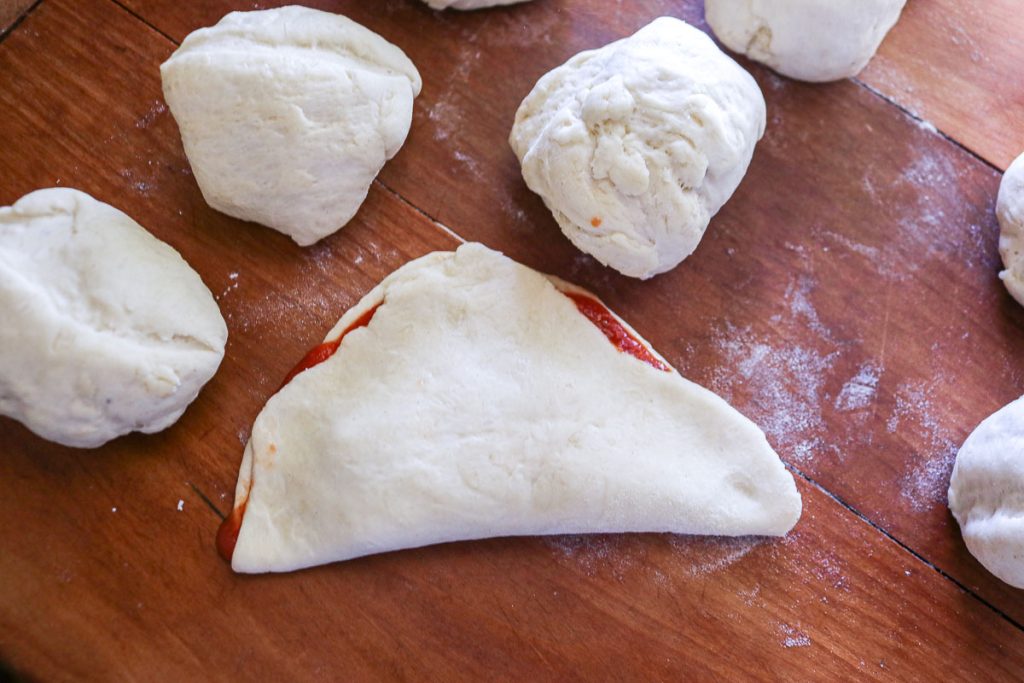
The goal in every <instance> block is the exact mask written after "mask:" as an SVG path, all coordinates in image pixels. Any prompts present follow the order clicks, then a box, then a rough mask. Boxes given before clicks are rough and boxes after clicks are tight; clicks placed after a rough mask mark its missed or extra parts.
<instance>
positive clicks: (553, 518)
mask: <svg viewBox="0 0 1024 683" xmlns="http://www.w3.org/2000/svg"><path fill="white" fill-rule="evenodd" d="M556 284H557V285H558V286H559V287H562V288H563V289H568V290H571V291H582V290H578V289H576V288H573V287H572V286H571V285H568V284H566V283H562V282H561V281H557V280H554V279H551V278H548V277H545V276H543V275H541V274H539V273H537V272H535V271H533V270H531V269H529V268H526V267H524V266H521V265H519V264H517V263H515V262H513V261H511V260H510V259H508V258H506V257H504V256H502V255H501V254H499V253H497V252H494V251H491V250H489V249H487V248H485V247H483V246H480V245H476V244H468V245H465V246H462V247H460V248H459V250H458V251H457V252H436V253H434V254H430V255H428V256H425V257H423V258H421V259H418V260H416V261H413V262H411V263H409V264H407V265H406V266H404V267H403V268H401V269H399V270H397V271H396V272H394V273H393V274H392V275H390V276H388V277H387V278H386V279H385V280H384V281H383V282H382V283H381V284H380V285H379V286H378V287H376V288H375V289H374V290H372V291H371V292H370V293H369V294H367V296H366V297H365V298H364V299H363V300H362V301H361V302H360V303H359V304H357V305H356V306H355V307H353V308H352V309H351V310H349V311H348V312H347V313H346V314H345V315H344V316H343V317H342V318H341V320H340V321H339V323H338V324H337V326H336V327H335V328H334V329H333V330H332V331H331V332H330V333H329V334H328V335H327V340H333V339H337V338H338V337H339V336H340V335H341V334H342V332H343V331H344V330H346V329H347V328H348V327H349V326H350V325H351V324H352V323H353V321H355V320H357V319H359V317H360V316H362V315H363V314H364V313H365V312H367V311H368V310H369V309H371V308H372V307H374V306H376V305H377V304H378V303H381V302H383V303H382V304H381V306H380V308H379V309H377V311H376V313H375V314H374V316H373V318H372V320H371V322H370V324H369V325H368V326H367V327H364V328H359V329H355V330H353V331H351V332H350V333H348V334H347V336H345V337H344V339H343V341H342V343H341V346H340V348H339V349H338V351H337V353H336V354H335V355H334V356H332V357H331V358H330V359H329V360H327V361H326V362H324V363H322V364H320V365H317V366H316V367H314V368H312V369H310V370H307V371H306V372H303V373H301V374H299V375H298V376H297V377H296V378H295V379H294V380H292V381H291V382H290V383H289V384H288V385H287V386H285V387H284V388H283V389H282V390H281V391H280V392H279V393H277V394H276V395H274V396H273V397H272V398H271V399H270V400H269V401H268V402H267V405H266V407H265V408H264V409H263V411H262V412H261V413H260V415H259V416H258V417H257V419H256V422H255V424H254V426H253V429H252V436H251V438H250V440H249V443H248V444H247V446H246V448H245V454H244V457H243V460H242V466H241V470H240V473H239V480H238V486H237V489H236V492H235V506H236V508H237V507H239V506H241V505H242V504H243V503H244V504H245V512H244V517H243V521H242V525H241V530H240V533H239V536H238V542H237V545H236V547H235V551H234V556H233V561H232V567H233V568H234V569H235V570H236V571H239V572H267V571H288V570H293V569H298V568H301V567H307V566H311V565H316V564H322V563H326V562H333V561H338V560H345V559H349V558H353V557H359V556H361V555H368V554H372V553H380V552H387V551H391V550H397V549H402V548H411V547H417V546H423V545H428V544H433V543H442V542H446V541H454V540H462V539H476V538H483V537H492V536H510V535H526V534H556V533H586V532H624V531H670V532H676V533H685V534H724V535H745V534H766V535H782V534H785V533H786V532H787V531H788V530H789V529H790V528H792V526H793V525H794V524H795V523H796V521H797V519H798V517H799V516H800V508H801V502H800V496H799V494H798V493H797V490H796V487H795V485H794V482H793V479H792V477H791V476H790V474H789V473H788V472H786V470H785V468H784V467H783V465H782V462H781V461H780V460H779V458H778V456H777V455H776V454H775V452H774V451H773V450H772V449H771V447H770V446H769V445H768V442H767V441H766V439H765V436H764V434H763V433H762V432H761V430H760V429H758V428H757V426H755V425H754V424H753V423H752V422H750V421H749V420H747V419H746V418H744V417H743V416H742V415H740V414H739V413H738V412H736V411H735V410H734V409H733V408H731V407H730V406H729V405H728V404H727V403H726V402H725V401H723V400H722V399H721V398H719V397H718V396H716V395H715V394H713V393H711V392H710V391H707V390H706V389H703V388H701V387H699V386H697V385H696V384H693V383H691V382H689V381H687V380H686V379H684V378H682V377H681V376H680V375H678V374H677V373H676V372H675V371H674V370H673V371H665V370H659V369H656V368H654V367H652V366H651V365H648V364H647V363H645V362H643V361H640V360H637V359H636V358H635V357H633V356H630V355H627V354H625V353H623V352H620V351H619V350H618V349H617V348H616V347H614V346H613V345H612V344H611V343H609V341H608V339H607V338H606V337H605V336H604V334H603V333H602V332H601V331H599V330H598V328H597V327H596V326H595V325H594V324H592V323H591V322H590V321H589V320H588V319H587V318H585V317H584V316H583V315H581V314H580V313H579V311H578V310H577V308H576V306H575V304H574V303H573V302H572V300H570V299H569V298H568V297H567V296H565V295H564V294H562V293H561V292H560V291H559V289H557V288H556ZM623 324H624V323H623ZM627 329H629V328H628V326H627ZM637 338H638V339H639V337H637ZM666 365H667V364H666Z"/></svg>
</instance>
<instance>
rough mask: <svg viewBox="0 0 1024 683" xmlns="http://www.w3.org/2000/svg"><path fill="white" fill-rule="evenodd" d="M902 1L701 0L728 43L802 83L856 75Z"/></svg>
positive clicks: (887, 27) (876, 47) (717, 31)
mask: <svg viewBox="0 0 1024 683" xmlns="http://www.w3.org/2000/svg"><path fill="white" fill-rule="evenodd" d="M905 4H906V0H705V2H704V14H705V16H706V18H707V21H708V24H709V25H710V26H711V28H712V29H713V30H714V32H715V35H716V36H718V39H719V40H721V41H722V42H723V43H724V44H725V45H726V47H728V48H729V49H730V50H733V51H734V52H740V53H742V54H745V55H746V56H748V57H750V58H751V59H753V60H756V61H758V62H761V63H763V64H766V65H768V66H770V67H771V68H772V69H774V70H775V71H778V72H779V73H780V74H783V75H785V76H789V77H791V78H795V79H797V80H801V81H812V82H819V83H820V82H824V81H837V80H840V79H843V78H848V77H850V76H856V75H857V74H858V73H860V71H861V69H863V68H864V67H865V66H866V65H867V63H868V62H869V61H870V60H871V57H872V56H874V54H875V51H876V50H877V49H878V46H879V45H881V43H882V39H883V38H885V34H887V33H888V32H889V29H891V28H892V27H893V25H894V24H895V23H896V20H897V19H899V17H900V12H901V11H902V10H903V6H904V5H905Z"/></svg>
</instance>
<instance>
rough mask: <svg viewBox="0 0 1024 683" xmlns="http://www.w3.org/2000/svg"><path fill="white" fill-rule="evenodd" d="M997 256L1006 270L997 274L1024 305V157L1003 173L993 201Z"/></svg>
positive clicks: (1014, 296) (1019, 158) (1018, 158)
mask: <svg viewBox="0 0 1024 683" xmlns="http://www.w3.org/2000/svg"><path fill="white" fill-rule="evenodd" d="M996 217H997V218H998V219H999V254H1000V256H1002V257H1003V266H1004V267H1005V268H1006V269H1005V270H1004V271H1003V272H1001V273H999V277H1000V279H1002V281H1003V284H1004V285H1006V289H1007V290H1009V292H1010V294H1012V295H1013V298H1014V299H1016V300H1017V301H1018V302H1019V303H1020V304H1021V305H1024V154H1022V155H1021V156H1019V157H1017V159H1016V161H1014V162H1013V163H1012V164H1011V165H1010V168H1008V169H1007V170H1006V173H1005V174H1003V180H1002V182H1001V183H1000V184H999V197H998V198H997V199H996Z"/></svg>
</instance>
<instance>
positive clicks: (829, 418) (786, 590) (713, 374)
mask: <svg viewBox="0 0 1024 683" xmlns="http://www.w3.org/2000/svg"><path fill="white" fill-rule="evenodd" d="M275 4H278V3H273V2H241V1H240V0H206V1H204V2H202V3H189V2H182V1H181V0H41V1H39V2H32V1H31V0H28V1H26V0H0V30H3V31H5V33H4V34H3V37H2V42H0V205H6V204H10V203H12V202H13V201H15V200H16V199H17V198H18V197H20V196H21V195H23V194H25V193H27V192H29V191H31V190H34V189H37V188H40V187H49V186H54V185H61V186H70V187H76V188H79V189H81V190H84V191H86V192H89V193H90V194H92V195H94V196H95V197H97V198H98V199H100V200H103V201H106V202H109V203H111V204H113V205H114V206H117V207H119V208H121V209H122V210H124V211H125V212H127V213H128V214H129V215H131V216H133V217H134V218H135V219H136V220H138V221H139V222H140V223H141V224H142V225H144V226H145V227H147V228H148V229H149V230H151V231H152V232H153V233H154V234H155V235H157V236H158V237H160V238H161V239H163V240H165V241H167V242H169V243H170V244H171V245H173V246H174V247H175V248H177V249H178V250H179V251H180V252H181V253H182V255H183V256H184V257H185V258H186V259H187V260H188V261H189V262H190V263H191V264H192V265H193V266H194V267H195V268H196V270H197V271H198V272H199V273H200V275H202V277H203V279H204V280H205V282H206V283H207V285H208V286H209V287H210V289H211V290H212V291H213V292H214V294H215V295H216V297H217V299H218V301H219V304H220V306H221V309H222V311H223V313H224V316H225V318H226V320H227V323H228V327H229V330H230V339H229V341H228V346H227V354H226V357H225V359H224V364H223V365H222V367H221V369H220V371H219V373H218V374H217V375H216V377H214V379H213V380H212V381H211V382H210V384H209V385H207V387H206V388H205V389H204V390H203V392H202V393H201V394H200V396H199V398H198V400H197V401H196V402H195V403H194V404H193V405H192V406H191V407H190V408H189V410H188V411H187V412H186V413H185V415H184V417H183V418H182V419H181V420H180V421H179V422H178V423H177V424H176V425H174V426H173V427H172V428H170V429H168V430H166V431H165V432H163V433H161V434H158V435H153V436H139V435H133V436H129V437H125V438H121V439H118V440H116V441H114V442H112V443H110V444H108V445H107V446H105V447H103V448H101V449H98V450H96V451H78V450H73V449H67V448H62V447H59V446H56V445H53V444H49V443H46V442H44V441H42V440H41V439H39V438H36V437H34V436H33V435H31V434H30V433H29V432H28V431H27V430H26V429H24V428H23V427H21V426H20V425H19V424H17V423H15V422H13V421H11V420H8V419H5V418H3V419H0V538H2V546H0V659H2V660H3V661H4V662H6V664H7V665H8V666H9V667H11V668H12V669H14V670H15V671H19V672H22V673H23V674H26V675H27V676H29V677H32V678H39V679H43V680H83V679H95V680H105V681H119V680H246V679H267V680H289V679H292V680H373V679H420V680H423V679H426V680H457V679H476V680H480V679H504V680H559V681H562V680H577V679H591V680H593V679H617V680H625V679H644V680H712V679H714V680H723V679H729V680H732V679H760V680H763V679H784V680H849V679H869V678H879V679H891V680H978V681H1000V680H1020V679H1022V678H1024V630H1022V628H1024V627H1022V625H1024V592H1021V591H1017V590H1014V589H1011V588H1009V587H1008V586H1006V585H1004V584H1002V583H1000V582H999V581H998V580H996V579H994V578H993V577H992V576H990V575H989V574H988V573H987V572H986V571H985V570H984V569H983V568H981V567H980V565H979V564H978V563H977V562H975V561H974V560H973V559H972V558H971V556H970V555H969V554H968V552H967V551H966V549H965V547H964V545H963V542H962V540H961V537H960V533H959V530H958V528H957V526H956V523H955V521H954V520H953V519H952V517H951V516H950V514H949V512H948V510H947V508H946V504H945V501H946V488H947V485H948V479H949V471H950V468H951V466H952V461H953V458H954V456H955V454H956V450H957V448H958V447H959V445H960V444H961V443H962V441H963V439H964V438H965V437H966V435H967V434H968V433H969V432H970V431H971V430H972V429H973V428H974V427H975V426H976V425H977V423H978V422H979V421H980V420H981V419H983V418H984V417H985V416H987V415H988V414H990V413H991V412H992V411H994V410H996V409H997V408H999V407H1000V406H1002V405H1004V404H1005V403H1007V402H1009V401H1010V400H1012V399H1014V398H1016V397H1017V396H1018V395H1020V394H1021V393H1022V391H1024V311H1022V310H1021V309H1020V308H1019V307H1018V306H1017V305H1016V304H1014V302H1013V301H1012V300H1011V299H1010V297H1009V296H1008V295H1007V294H1006V292H1005V291H1004V290H1003V288H1002V286H1001V285H1000V283H999V280H998V279H997V277H996V274H997V272H998V270H999V267H1000V266H999V259H998V254H997V251H996V242H997V226H996V222H995V218H994V215H993V204H994V201H995V195H996V191H997V187H998V183H999V179H1000V173H1001V171H1002V170H1003V169H1005V167H1006V166H1007V165H1008V164H1009V162H1010V161H1011V160H1012V159H1013V158H1014V157H1015V156H1016V155H1017V154H1018V153H1019V152H1020V151H1022V150H1024V68H1022V67H1021V64H1022V63H1024V12H1021V8H1020V3H1019V0H989V1H988V2H985V3H968V2H961V1H960V0H910V2H909V4H908V7H907V9H906V11H905V13H904V16H903V18H902V20H901V21H900V23H899V24H898V25H897V26H896V28H895V29H894V30H893V31H892V33H891V34H890V37H889V39H888V40H887V41H886V42H885V44H884V45H883V46H882V49H881V51H880V53H879V55H878V57H877V58H876V59H875V60H874V61H873V62H872V64H871V65H870V66H869V68H868V69H867V70H866V71H865V72H864V73H863V74H861V76H860V77H859V78H858V79H854V80H850V81H844V82H840V83H836V84H831V85H814V86H812V85H805V84H800V83H796V82H793V81H790V80H787V79H784V78H781V77H778V76H776V75H774V74H772V73H771V72H769V71H767V70H765V69H763V68H761V67H759V66H757V65H754V64H751V63H748V62H743V63H744V65H745V66H747V67H748V68H749V69H750V70H751V72H752V73H753V74H754V76H755V77H756V78H757V80H758V82H759V83H760V85H761V87H762V90H763V91H764V94H765V98H766V100H767V102H768V130H767V133H766V135H765V137H764V139H763V140H762V141H761V142H760V144H759V145H758V147H757V151H756V153H755V155H754V160H753V163H752V164H751V167H750V171H749V173H748V174H747V176H746V178H745V179H744V181H743V183H742V185H741V186H740V188H739V190H738V191H737V193H736V195H735V196H734V197H733V199H732V200H731V201H730V202H729V203H728V204H727V205H726V206H725V208H724V209H723V210H722V212H721V213H720V214H719V215H718V216H717V217H716V218H715V219H714V220H713V221H712V224H711V227H710V229H709V230H708V233H707V235H706V237H705V238H704V241H703V243H702V244H701V246H700V248H699V249H698V250H697V252H696V253H695V254H694V255H693V256H692V257H690V258H689V259H687V260H686V261H685V262H684V263H683V264H682V265H681V266H680V267H678V268H677V269H675V270H674V271H672V272H671V273H668V274H666V275H663V276H660V277H658V278H655V279H654V280H651V281H648V282H640V281H636V280H631V279H628V278H624V277H622V276H619V275H618V274H616V273H615V272H613V271H611V270H609V269H606V268H603V267H601V266H600V265H598V264H597V263H596V262H595V261H594V260H593V259H591V258H590V257H588V256H585V255H583V254H581V253H580V252H578V251H577V250H576V249H575V248H573V247H572V246H571V245H570V244H569V243H568V241H567V240H566V239H564V238H563V237H562V235H561V233H560V232H559V231H558V229H557V228H556V226H555V223H554V221H553V219H552V218H551V216H550V214H549V213H548V212H547V211H546V210H545V209H544V207H543V205H542V204H541V202H540V200H539V199H538V198H537V197H536V196H534V195H533V194H532V193H530V192H529V191H528V190H527V189H526V187H525V186H524V184H523V182H522V180H521V177H520V175H519V170H518V165H517V163H516V161H515V158H514V156H513V154H512V152H511V150H510V149H509V148H508V145H507V143H506V139H507V136H508V132H509V128H510V126H511V122H512V118H513V114H514V112H515V109H516V107H517V106H518V104H519V102H520V100H521V99H522V97H523V96H524V95H525V94H526V93H527V92H528V91H529V89H530V88H531V87H532V85H533V83H534V82H535V81H536V79H537V78H538V77H539V76H540V75H542V74H543V73H545V72H546V71H548V70H549V69H551V68H553V67H554V66H556V65H558V64H560V63H562V62H563V61H564V60H565V59H566V58H568V57H569V56H571V55H572V54H574V53H576V52H578V51H580V50H582V49H586V48H592V47H596V46H600V45H602V44H604V43H606V42H609V41H611V40H614V39H616V38H619V37H622V36H625V35H627V34H629V33H631V32H633V31H634V30H636V29H637V28H639V27H640V26H642V25H644V24H646V23H647V22H649V21H650V20H652V19H653V18H654V17H656V16H659V15H662V14H671V15H674V16H677V17H681V18H683V19H686V20H688V21H690V22H692V23H694V24H697V25H699V26H701V27H702V28H705V29H706V25H705V24H704V22H703V11H702V7H701V3H700V2H698V1H691V0H645V1H644V2H634V3H631V2H621V1H616V2H612V1H610V0H606V1H601V0H537V1H536V2H533V3H528V4H525V5H521V6H517V7H511V8H504V9H495V10H489V11H480V12H472V13H459V12H446V13H435V12H432V11H430V10H429V9H427V8H426V7H425V6H424V5H423V4H422V3H421V2H419V1H418V0H362V1H360V0H349V1H344V0H335V1H333V2H332V1H329V0H318V1H316V2H311V3H307V4H311V5H315V6H317V7H320V8H323V9H330V10H334V11H337V12H341V13H344V14H347V15H349V16H350V17H352V18H353V19H355V20H357V21H359V22H361V23H363V24H365V25H366V26H368V27H370V28H372V29H373V30H375V31H377V32H378V33H380V34H382V35H383V36H385V37H386V38H388V39H389V40H391V41H392V42H394V43H396V44H398V45H399V46H401V47H402V48H403V49H404V50H405V51H406V53H407V54H408V55H409V56H410V57H411V58H412V60H413V61H414V62H415V63H416V65H417V66H418V68H419V70H420V72H421V74H422V75H423V79H424V88H423V94H422V95H421V96H420V97H419V98H418V99H417V100H416V105H415V117H414V121H413V126H412V131H411V133H410V135H409V139H408V141H407V143H406V144H405V147H404V148H403V149H402V151H401V152H400V153H399V155H398V156H397V157H396V158H395V159H394V160H393V161H391V162H390V163H389V164H388V165H387V166H386V168H385V169H384V171H383V173H382V174H381V176H380V178H379V179H378V180H377V181H376V182H375V183H374V184H373V186H372V188H371V190H370V195H369V198H368V200H367V202H366V204H365V205H364V206H363V208H362V209H361V210H360V212H359V214H358V216H357V217H356V218H355V220H353V221H352V222H351V223H350V224H349V225H348V226H347V227H346V228H345V229H344V230H342V231H341V232H339V233H337V234H335V235H334V236H332V237H330V238H328V239H326V240H324V241H323V242H321V243H320V244H318V245H316V246H314V247H311V248H307V249H301V248H299V247H297V246H295V245H294V244H293V243H292V242H291V241H290V240H289V239H288V238H286V237H284V236H283V235H280V234H278V233H276V232H273V231H271V230H268V229H264V228H260V227H257V226H253V225H247V224H244V223H242V222H240V221H237V220H233V219H230V218H227V217H226V216H223V215H221V214H218V213H216V212H214V211H212V210H211V209H209V208H208V207H207V206H206V205H205V204H204V202H203V200H202V197H201V195H200V193H199V190H198V188H197V187H196V184H195V181H194V179H193V178H192V175H191V172H190V170H189V165H188V163H187V161H186V159H185V156H184V154H183V152H182V148H181V142H180V138H179V135H178V130H177V127H176V126H175V124H174V121H173V120H172V118H171V116H170V114H169V112H168V111H167V109H166V107H165V105H164V103H163V98H162V96H161V91H160V80H159V72H158V66H159V64H160V63H161V62H162V61H163V60H164V59H166V58H167V56H168V55H169V54H170V53H171V52H172V51H173V50H174V49H175V45H176V43H179V42H180V41H181V40H182V38H183V37H184V36H185V35H186V34H187V33H188V32H189V31H191V30H193V29H195V28H198V27H200V26H205V25H209V24H212V23H214V22H215V21H216V20H217V19H219V18H220V17H221V16H222V15H223V14H224V13H225V12H227V11H228V10H231V9H252V8H253V7H260V8H262V7H267V6H271V5H275ZM922 117H923V118H922ZM929 122H930V123H929ZM459 239H465V240H477V241H481V242H484V243H485V244H487V245H489V246H491V247H494V248H498V249H501V250H502V251H504V252H505V253H506V254H508V255H509V256H511V257H513V258H515V259H517V260H519V261H521V262H523V263H526V264H528V265H530V266H533V267H536V268H538V269H541V270H544V271H546V272H551V273H555V274H557V275H560V276H562V277H564V278H567V279H569V280H572V281H574V282H577V283H579V284H581V285H584V286H586V287H589V288H591V289H593V290H594V291H595V292H596V293H598V294H599V295H600V296H601V297H603V298H604V299H605V300H606V301H607V302H609V304H610V305H611V306H612V307H613V308H615V309H616V310H617V311H618V312H619V313H621V314H622V315H623V316H624V317H625V318H626V319H627V320H628V321H629V322H630V323H632V324H633V325H634V326H635V327H636V328H637V329H638V330H639V331H640V332H641V333H642V334H643V335H644V336H646V338H647V339H648V340H650V341H651V342H652V344H653V345H654V346H655V348H657V349H658V350H659V351H660V352H661V353H662V354H663V355H664V356H665V357H666V358H668V359H669V360H670V361H671V362H672V363H674V364H675V365H676V367H677V368H679V370H680V371H681V372H682V373H683V374H684V375H686V376H688V377H690V378H691V379H693V380H694V381H696V382H699V383H701V384H703V385H705V386H708V387H710V388H712V389H713V390H715V391H717V392H718V393H720V394H721V395H722V396H724V397H725V398H727V399H728V400H729V401H730V402H731V403H732V404H733V405H734V406H736V407H737V408H738V409H739V410H740V411H742V412H743V413H745V414H746V415H748V416H749V417H751V418H752V419H753V420H755V421H756V422H757V423H758V424H759V425H760V426H761V427H762V428H763V429H764V430H765V431H766V432H767V434H768V437H769V440H770V441H771V442H772V443H773V445H774V446H775V447H776V449H777V450H778V451H779V453H780V454H781V456H782V458H783V459H784V461H785V462H786V463H787V465H788V466H789V468H790V469H791V470H792V471H793V473H794V476H795V477H796V479H797V483H798V486H799V488H800V491H801V493H802V495H803V498H804V514H803V517H802V519H801V520H800V522H799V524H798V525H797V527H796V529H795V530H794V531H793V532H792V533H791V534H790V535H789V536H788V537H786V538H785V539H781V540H774V539H772V540H769V539H760V538H743V539H720V538H687V537H674V536H669V535H602V536H594V537H583V536H572V537H571V536H566V537H552V538H519V539H495V540H489V541H480V542H471V543H456V544H450V545H446V546H438V547H430V548H424V549H419V550H411V551H404V552H397V553H391V554H387V555H382V556H376V557H369V558H364V559H360V560H355V561H351V562H345V563H340V564H335V565H331V566H326V567H319V568H315V569H311V570H307V571H302V572H298V573H293V574H287V575H275V576H236V575H234V574H232V573H231V571H230V569H229V568H228V567H227V565H225V564H224V563H223V562H222V561H221V560H220V559H219V558H218V557H217V555H216V552H215V550H214V545H213V538H214V534H215V531H216V528H217V526H218V524H219V522H220V519H221V516H222V514H223V513H225V512H226V511H228V510H229V508H230V506H231V495H232V493H233V490H234V484H235V478H236V474H237V469H238V464H239V462H240V458H241V453H242V446H243V443H244V442H245V440H246V438H247V435H248V429H249V427H250V425H251V423H252V421H253V419H254V418H255V416H256V414H257V413H258V412H259V410H260V409H261V407H262V406H263V404H264V402H265V401H266V400H267V398H268V397H269V396H270V395H271V393H272V392H273V391H274V390H275V388H276V386H277V385H278V383H279V382H280V381H281V379H282V378H283V376H284V375H285V374H286V372H287V371H288V369H289V368H290V367H291V366H292V365H293V364H294V363H295V362H296V361H297V359H299V358H300V357H301V356H302V354H303V353H304V352H305V351H306V350H307V349H308V348H309V347H311V346H313V345H315V343H317V342H318V341H319V340H320V339H321V338H322V337H323V335H324V333H325V332H326V330H327V329H329V328H330V327H331V326H332V325H333V324H334V322H335V321H336V320H337V319H338V317H340V315H341V313H342V312H343V311H344V310H345V309H346V308H347V307H348V306H350V305H351V304H353V303H354V302H356V301H357V300H358V299H359V297H360V296H361V295H362V294H363V293H365V292H366V291H367V290H368V289H370V288H371V287H372V286H373V285H374V284H375V283H376V282H378V281H379V280H380V279H381V278H382V277H384V276H385V275H387V274H388V273H389V272H391V271H392V270H394V269H395V268H397V267H399V266H400V265H402V264H403V263H405V262H406V261H408V260H409V259H411V258H414V257H416V256H419V255H422V254H424V253H427V252H429V251H432V250H435V249H451V248H453V247H455V246H456V245H457V243H458V240H459ZM0 324H3V323H2V321H0ZM0 352H2V350H0ZM179 503H180V504H179ZM179 507H181V509H180V510H179Z"/></svg>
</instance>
